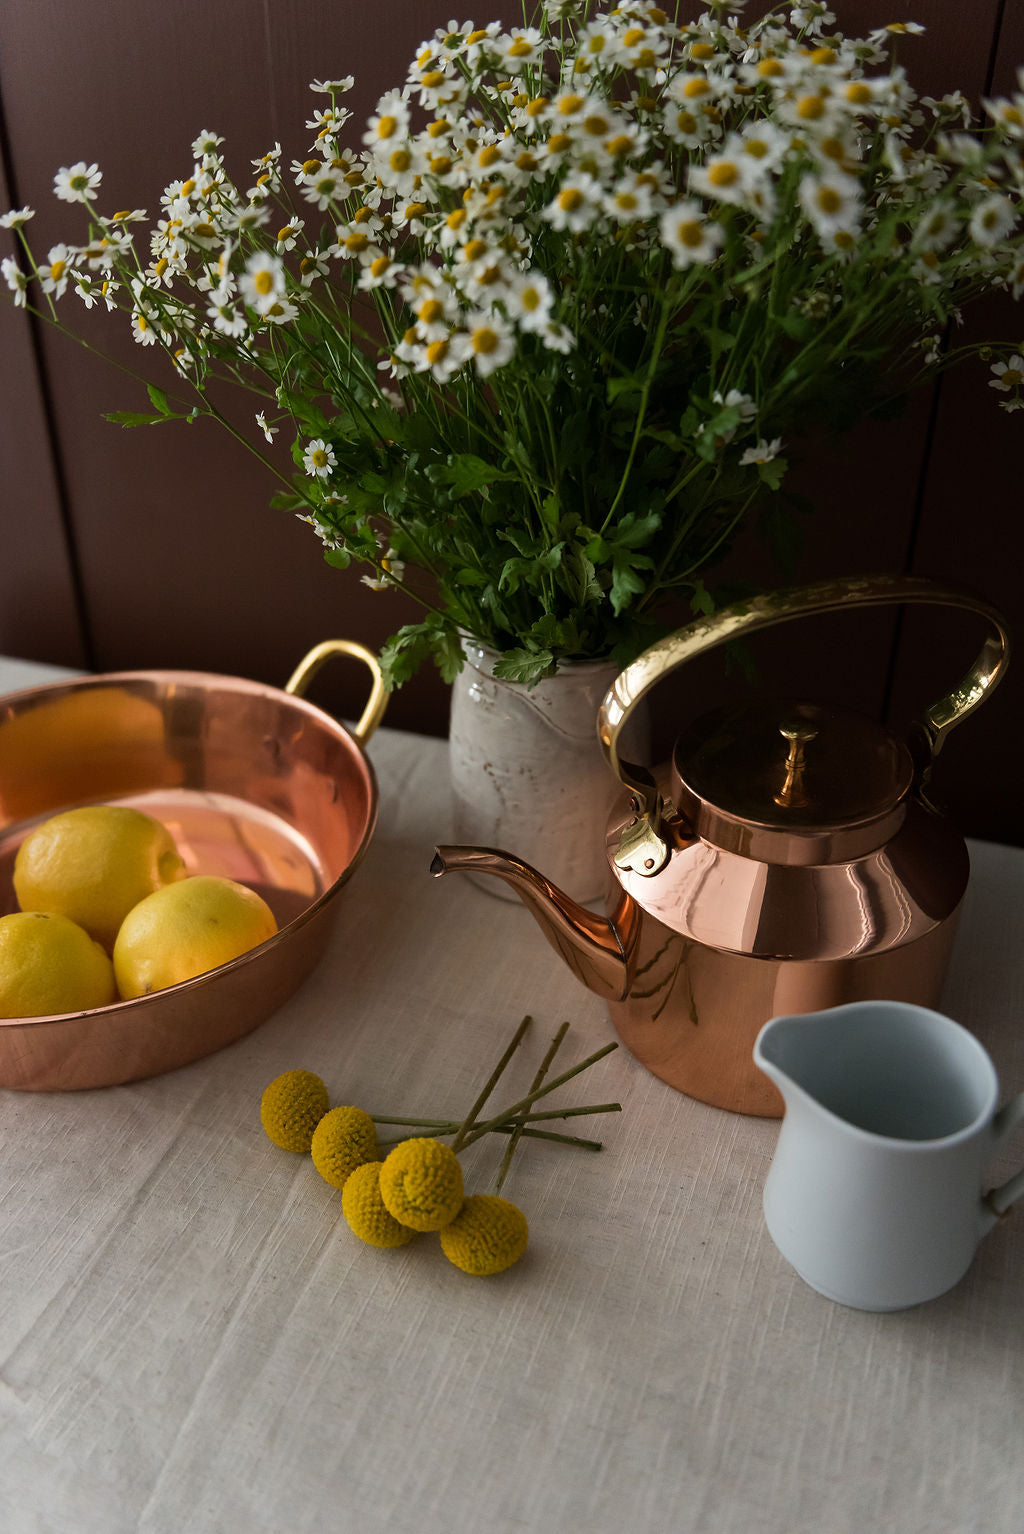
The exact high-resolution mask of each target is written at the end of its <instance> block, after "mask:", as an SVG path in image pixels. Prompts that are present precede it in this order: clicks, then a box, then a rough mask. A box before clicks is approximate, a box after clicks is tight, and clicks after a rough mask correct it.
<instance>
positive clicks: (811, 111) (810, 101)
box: [796, 96, 825, 122]
mask: <svg viewBox="0 0 1024 1534" xmlns="http://www.w3.org/2000/svg"><path fill="white" fill-rule="evenodd" d="M824 111H825V103H824V101H822V99H821V97H820V96H801V97H800V100H799V101H798V102H797V106H796V114H797V116H798V117H801V118H803V120H804V122H816V121H817V119H818V118H819V117H821V116H822V114H823V113H824Z"/></svg>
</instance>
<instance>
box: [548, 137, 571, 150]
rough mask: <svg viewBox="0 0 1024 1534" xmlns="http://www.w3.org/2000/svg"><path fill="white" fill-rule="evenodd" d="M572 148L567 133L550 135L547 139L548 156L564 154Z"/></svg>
mask: <svg viewBox="0 0 1024 1534" xmlns="http://www.w3.org/2000/svg"><path fill="white" fill-rule="evenodd" d="M571 148H572V139H571V137H570V136H569V134H568V133H552V135H551V137H550V138H549V139H548V154H564V153H565V151H566V150H567V149H571Z"/></svg>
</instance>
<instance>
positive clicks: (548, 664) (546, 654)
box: [494, 646, 555, 687]
mask: <svg viewBox="0 0 1024 1534" xmlns="http://www.w3.org/2000/svg"><path fill="white" fill-rule="evenodd" d="M554 665H555V657H554V656H553V655H552V653H551V651H550V650H529V649H527V648H526V647H525V646H521V647H520V648H518V649H515V650H506V651H505V653H504V654H503V655H502V656H501V658H500V660H498V661H497V662H496V663H495V667H494V675H495V676H498V677H502V678H503V679H504V680H505V681H506V682H525V683H526V685H527V686H528V687H529V686H530V685H531V684H532V683H534V682H539V681H540V679H541V677H542V676H546V675H548V674H549V673H550V672H551V671H553V670H554Z"/></svg>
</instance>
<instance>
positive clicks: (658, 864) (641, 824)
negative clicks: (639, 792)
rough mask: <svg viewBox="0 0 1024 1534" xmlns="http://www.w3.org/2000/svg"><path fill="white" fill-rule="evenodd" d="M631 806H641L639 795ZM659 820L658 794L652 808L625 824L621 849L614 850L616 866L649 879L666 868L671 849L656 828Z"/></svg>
mask: <svg viewBox="0 0 1024 1534" xmlns="http://www.w3.org/2000/svg"><path fill="white" fill-rule="evenodd" d="M632 807H633V809H634V810H639V808H640V805H639V802H638V801H637V800H636V799H634V800H633V801H632ZM660 820H661V800H660V797H659V798H658V799H657V800H656V802H655V808H654V809H653V810H646V811H645V812H644V813H643V814H642V815H637V816H636V817H635V819H634V820H632V821H631V822H630V824H629V825H628V826H626V827H625V829H624V830H623V832H622V835H621V837H620V838H619V850H618V852H617V853H616V854H615V866H616V868H618V869H619V870H620V872H622V873H636V874H640V875H642V877H643V878H645V879H649V878H651V877H652V876H653V875H654V874H656V873H660V871H661V869H663V868H664V866H665V864H666V863H667V862H668V853H669V849H668V844H667V842H665V840H664V839H663V838H662V837H661V836H660V835H659V833H658V830H657V829H656V827H657V826H658V824H659V822H660Z"/></svg>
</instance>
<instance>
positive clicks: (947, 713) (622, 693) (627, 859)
mask: <svg viewBox="0 0 1024 1534" xmlns="http://www.w3.org/2000/svg"><path fill="white" fill-rule="evenodd" d="M904 602H928V603H933V604H936V605H939V606H944V607H958V608H963V609H966V610H967V611H969V612H973V613H977V614H979V615H980V616H981V617H983V618H986V619H987V620H988V622H989V623H990V624H991V625H992V628H993V630H994V632H993V633H992V634H991V635H989V637H988V638H987V639H986V640H985V643H984V645H983V646H982V649H981V653H980V654H979V656H978V658H977V660H976V661H975V662H974V665H973V666H972V667H971V668H970V670H969V671H968V672H967V675H966V676H965V677H964V678H963V679H962V681H960V682H959V683H958V685H957V686H956V687H954V688H953V689H952V691H951V692H949V693H947V694H946V695H945V696H944V697H942V698H939V699H938V700H937V701H936V702H935V703H933V704H931V705H930V707H929V708H927V709H925V711H924V713H923V714H922V716H921V717H920V719H919V720H918V721H917V723H916V725H915V727H914V737H915V738H914V739H913V740H912V742H911V749H912V751H913V753H914V756H915V761H916V765H917V770H918V778H919V781H924V780H926V779H927V776H928V773H929V771H930V769H931V763H932V761H933V760H934V758H935V756H936V755H937V754H938V752H939V750H940V749H941V747H942V744H943V742H944V741H945V739H946V736H947V735H948V734H949V732H950V730H952V729H953V728H954V726H955V725H958V724H959V723H960V721H961V720H962V719H966V718H967V716H968V714H972V713H973V712H974V710H975V709H976V708H977V707H978V706H979V704H981V703H982V702H984V700H985V698H987V697H988V696H989V694H990V693H991V692H992V691H993V689H994V688H995V687H996V686H997V685H998V683H999V682H1000V681H1001V680H1002V677H1003V675H1004V673H1005V671H1006V667H1007V665H1008V664H1009V660H1010V639H1009V635H1008V633H1007V631H1006V624H1005V622H1004V620H1003V618H1002V617H1001V616H1000V614H999V613H998V612H997V611H996V610H995V608H994V607H990V606H989V605H988V603H986V602H982V601H981V600H980V599H979V598H977V597H975V596H973V595H972V594H971V593H970V592H966V591H960V590H957V589H956V588H955V587H943V586H936V585H933V584H932V582H931V581H927V580H923V579H921V578H920V577H918V576H912V575H905V576H899V575H893V576H890V575H876V576H854V577H847V578H845V579H840V580H832V581H825V582H822V583H820V584H817V585H813V586H796V587H791V588H789V589H788V590H784V591H777V592H773V593H771V594H769V595H766V596H759V597H754V598H753V599H752V600H751V601H748V602H736V603H734V604H733V605H732V606H731V607H723V608H722V609H721V611H720V612H717V613H714V614H712V616H711V617H709V618H699V619H698V620H697V621H696V622H695V623H691V624H689V625H687V627H686V628H682V629H679V630H677V632H676V633H674V634H669V635H667V636H666V637H665V638H664V639H660V640H658V641H657V643H656V644H653V645H651V646H650V648H649V649H647V650H645V651H644V652H643V654H642V655H640V656H638V657H637V659H636V660H635V661H633V663H632V664H631V665H629V666H627V667H626V668H625V670H624V671H622V672H620V674H619V675H618V676H617V677H616V679H615V681H614V682H613V683H612V685H611V687H610V688H609V690H608V692H607V693H606V694H605V697H604V700H603V701H602V703H601V707H600V709H599V710H598V716H597V729H598V735H599V737H600V740H601V744H602V746H603V747H604V752H605V756H606V757H607V759H608V765H609V766H610V767H611V769H612V771H613V772H614V773H615V775H616V777H617V778H618V779H619V780H620V782H621V783H623V784H624V785H625V787H626V788H628V789H629V790H630V791H631V792H632V793H633V795H634V797H635V798H636V801H637V812H638V820H637V823H636V825H635V826H634V828H633V829H632V830H631V831H630V832H629V842H628V847H627V846H626V845H625V844H624V846H623V849H622V851H621V852H620V859H621V860H622V862H623V866H626V865H627V864H628V866H630V867H632V868H635V869H636V870H637V871H639V872H643V873H645V874H654V873H657V871H658V869H659V868H661V867H662V866H663V864H664V862H665V860H666V858H667V857H668V848H667V847H666V845H665V843H664V842H663V841H662V839H661V836H660V834H659V826H658V823H659V817H660V812H661V802H660V795H659V793H658V790H657V787H656V786H655V783H654V780H653V778H652V777H651V775H650V773H649V772H648V771H647V770H646V769H645V768H643V767H637V766H634V765H632V764H630V763H628V762H623V761H622V760H621V758H620V757H619V752H618V742H619V737H620V736H621V734H622V731H623V729H624V728H625V725H626V723H627V721H628V719H629V717H630V715H631V714H632V712H633V710H634V708H635V707H636V706H637V704H638V703H639V702H640V700H641V698H644V697H646V695H647V694H648V693H649V692H650V690H651V688H652V687H654V686H655V685H656V684H657V683H658V682H660V681H661V679H662V678H663V677H664V676H667V675H668V673H669V672H670V671H674V670H675V669H676V668H677V667H678V666H681V665H683V664H684V663H685V662H686V661H688V660H693V659H694V658H695V657H696V656H698V655H702V654H703V653H704V652H705V651H706V650H712V649H714V648H715V647H716V646H717V645H721V644H725V643H726V642H727V641H728V640H730V639H736V638H738V637H739V635H741V634H752V633H754V632H756V630H758V629H764V628H770V627H772V626H773V625H774V624H777V623H786V622H789V621H790V620H791V619H793V618H803V617H806V616H808V615H809V614H811V613H827V612H834V611H836V610H838V609H840V608H847V607H882V606H885V605H888V604H890V603H904Z"/></svg>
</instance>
